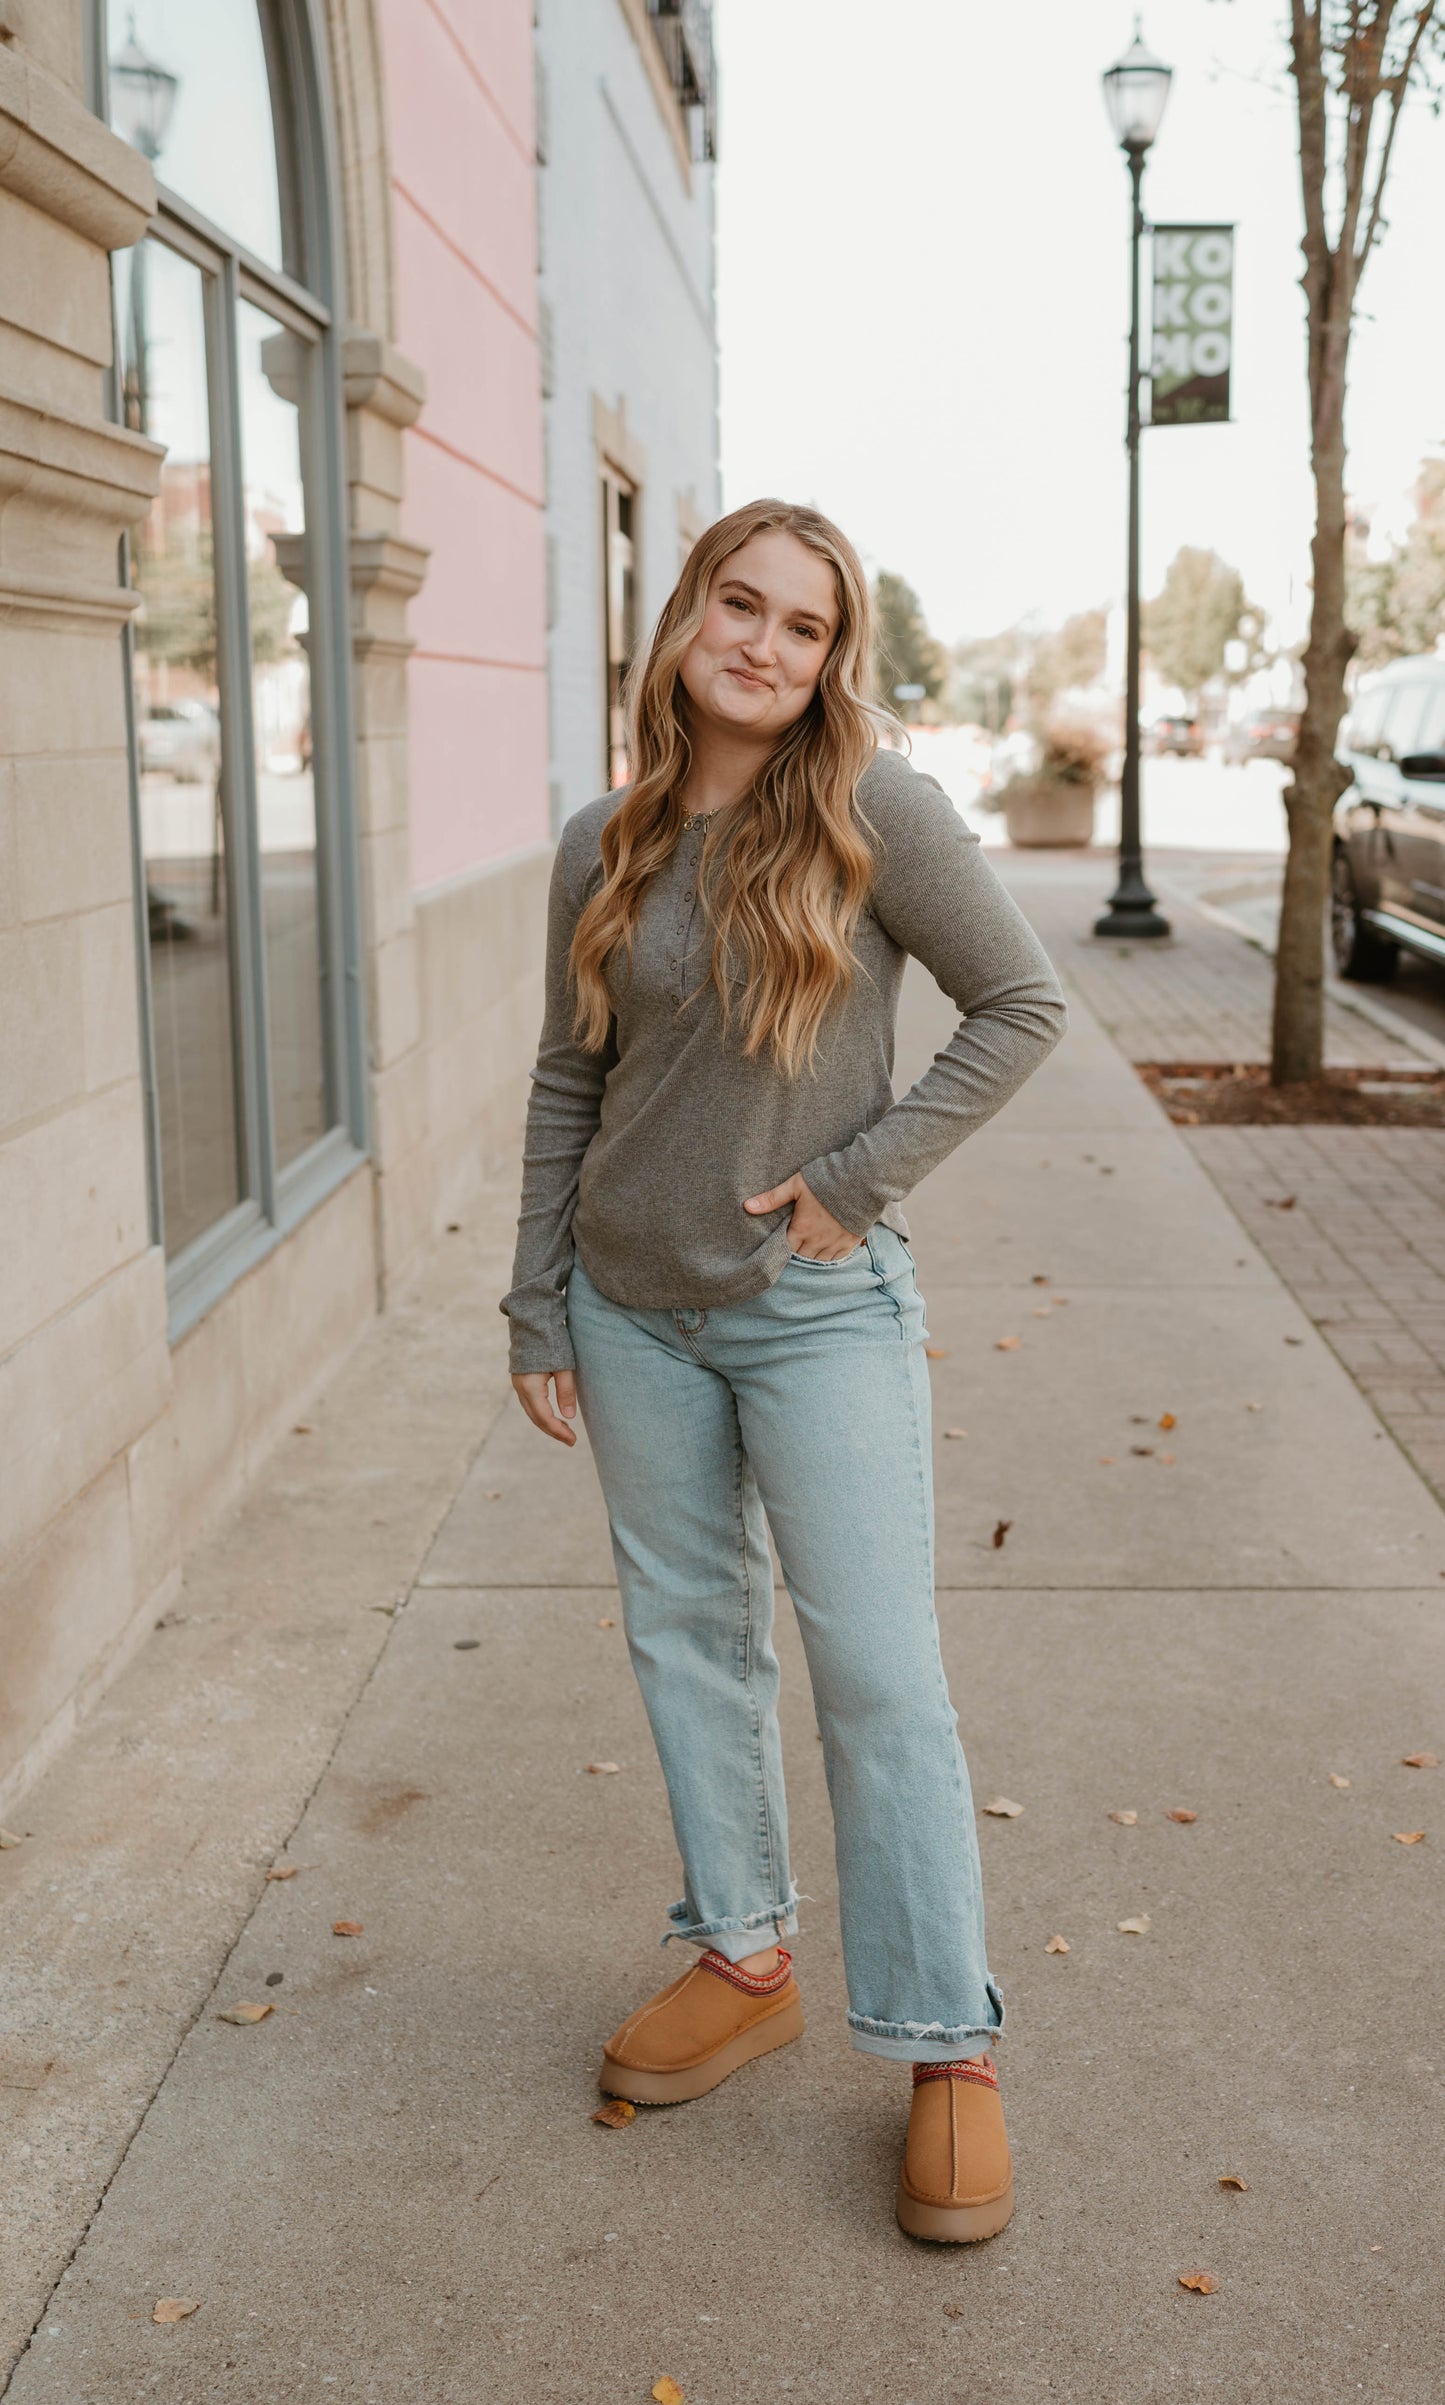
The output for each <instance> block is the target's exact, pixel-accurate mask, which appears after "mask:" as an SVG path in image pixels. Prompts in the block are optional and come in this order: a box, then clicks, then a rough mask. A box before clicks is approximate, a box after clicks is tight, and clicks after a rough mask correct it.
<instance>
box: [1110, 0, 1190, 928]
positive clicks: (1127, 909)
mask: <svg viewBox="0 0 1445 2405" xmlns="http://www.w3.org/2000/svg"><path fill="white" fill-rule="evenodd" d="M1172 72H1173V70H1172V69H1171V68H1169V67H1166V66H1165V65H1164V64H1163V61H1162V60H1160V59H1157V58H1155V56H1154V54H1153V52H1152V51H1150V50H1148V49H1146V47H1145V44H1144V38H1143V35H1142V34H1141V33H1140V31H1139V25H1138V20H1137V19H1136V20H1135V25H1134V39H1133V41H1132V43H1131V44H1130V46H1129V48H1128V49H1127V50H1126V51H1125V53H1124V55H1123V57H1122V58H1121V59H1120V60H1119V61H1118V62H1117V64H1116V65H1114V66H1112V67H1110V69H1109V71H1108V73H1107V74H1106V75H1105V77H1104V102H1105V106H1106V107H1107V109H1108V111H1109V119H1110V122H1111V124H1112V125H1113V128H1114V132H1115V134H1116V135H1117V137H1118V140H1119V144H1120V147H1121V148H1122V150H1123V152H1124V155H1125V157H1126V159H1127V160H1128V162H1129V193H1130V234H1129V410H1128V421H1127V423H1128V433H1127V437H1126V440H1127V446H1128V454H1129V600H1128V624H1127V631H1126V636H1125V653H1126V668H1125V699H1124V770H1123V775H1122V776H1121V778H1120V780H1119V882H1118V884H1117V885H1116V886H1115V888H1114V891H1113V893H1112V894H1111V895H1110V896H1109V907H1108V909H1107V910H1106V911H1105V913H1104V915H1103V917H1102V918H1101V919H1096V920H1095V922H1094V933H1095V935H1106V936H1160V935H1167V934H1168V933H1169V921H1168V920H1167V919H1166V918H1165V917H1164V916H1163V914H1162V912H1160V911H1159V910H1158V908H1157V907H1156V905H1155V901H1154V896H1153V894H1152V893H1151V892H1150V891H1149V888H1148V886H1147V884H1146V883H1145V881H1144V852H1143V842H1142V837H1141V834H1140V826H1139V430H1140V417H1139V381H1140V366H1139V245H1140V242H1141V240H1142V238H1143V234H1144V204H1143V199H1142V191H1143V183H1144V153H1145V151H1146V150H1147V149H1148V148H1149V145H1150V143H1151V142H1152V141H1153V139H1154V136H1155V135H1156V134H1157V133H1158V131H1159V125H1160V120H1161V119H1162V117H1163V115H1164V104H1165V102H1166V100H1167V99H1168V98H1169V82H1170V77H1171V74H1172Z"/></svg>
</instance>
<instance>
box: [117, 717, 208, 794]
mask: <svg viewBox="0 0 1445 2405" xmlns="http://www.w3.org/2000/svg"><path fill="white" fill-rule="evenodd" d="M136 749H137V751H138V752H139V753H140V764H141V768H142V769H143V770H144V771H145V773H146V774H147V775H149V776H163V777H174V778H175V780H176V783H177V784H178V785H207V784H209V783H210V782H211V780H212V778H213V777H214V776H215V775H216V772H217V770H218V769H219V768H220V765H221V722H220V720H219V718H218V717H217V716H216V713H215V711H214V710H213V709H212V708H211V707H210V705H209V703H207V702H203V701H170V702H166V701H157V702H152V703H151V706H150V708H149V709H148V710H147V711H146V713H145V716H144V717H143V718H142V720H141V722H140V725H139V726H138V727H137V729H136Z"/></svg>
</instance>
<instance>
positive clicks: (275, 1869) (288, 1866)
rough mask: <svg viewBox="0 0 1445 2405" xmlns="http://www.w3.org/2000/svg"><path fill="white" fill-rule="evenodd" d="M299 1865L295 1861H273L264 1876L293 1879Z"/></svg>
mask: <svg viewBox="0 0 1445 2405" xmlns="http://www.w3.org/2000/svg"><path fill="white" fill-rule="evenodd" d="M300 1867H301V1866H300V1864H299V1863H296V1862H273V1863H272V1865H271V1868H270V1869H269V1870H268V1872H267V1873H266V1876H267V1878H268V1879H294V1878H295V1876H296V1873H297V1871H298V1870H299V1869H300Z"/></svg>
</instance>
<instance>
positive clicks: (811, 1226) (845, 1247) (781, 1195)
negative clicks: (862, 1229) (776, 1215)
mask: <svg viewBox="0 0 1445 2405" xmlns="http://www.w3.org/2000/svg"><path fill="white" fill-rule="evenodd" d="M785 1203H791V1204H792V1206H793V1216H792V1218H791V1219H790V1220H789V1221H788V1242H789V1244H790V1246H791V1248H792V1250H793V1251H794V1252H795V1253H801V1254H802V1255H803V1257H804V1259H805V1260H808V1261H841V1260H842V1258H843V1255H844V1254H845V1253H851V1252H854V1251H856V1249H857V1247H858V1246H859V1245H860V1244H861V1243H862V1241H863V1239H862V1237H861V1236H853V1235H850V1234H849V1232H848V1230H847V1228H842V1227H839V1225H838V1222H837V1220H836V1219H835V1218H834V1217H833V1214H832V1212H831V1211H825V1210H824V1208H823V1206H822V1204H821V1203H820V1202H819V1200H818V1197H817V1195H816V1194H814V1193H813V1192H812V1190H811V1188H809V1187H807V1186H805V1185H804V1183H803V1181H802V1179H801V1178H800V1177H790V1178H788V1179H786V1180H785V1181H784V1183H783V1184H782V1185H781V1186H770V1187H769V1188H768V1191H767V1193H766V1194H754V1195H753V1196H752V1197H751V1198H750V1200H749V1201H747V1202H745V1203H744V1204H743V1209H744V1210H745V1211H753V1212H758V1211H781V1210H782V1208H783V1205H784V1204H785Z"/></svg>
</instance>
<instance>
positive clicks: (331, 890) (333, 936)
mask: <svg viewBox="0 0 1445 2405" xmlns="http://www.w3.org/2000/svg"><path fill="white" fill-rule="evenodd" d="M321 368H322V360H321V346H320V344H319V343H317V342H315V341H312V342H308V343H307V345H306V348H305V353H304V365H303V369H302V379H301V390H300V393H299V396H298V399H299V408H298V413H297V420H298V436H299V443H298V447H299V451H300V465H301V490H302V496H303V508H304V512H305V546H306V547H305V560H306V620H307V634H306V660H307V671H308V675H309V679H310V707H311V806H312V811H313V814H314V818H315V825H316V918H317V928H316V936H317V955H318V965H319V968H320V974H321V1030H322V1076H323V1081H324V1091H325V1099H326V1124H327V1127H328V1128H332V1127H335V1126H336V1125H337V1124H338V1123H339V1122H340V1121H342V1120H344V1119H345V1118H346V1116H347V1112H346V1105H345V1099H344V1080H343V1076H342V1059H343V1048H344V1045H345V1038H346V1031H345V1026H344V1023H343V1019H342V1015H341V1010H340V1007H339V989H340V986H341V984H342V941H341V917H340V911H339V909H338V907H337V900H336V867H337V857H336V856H337V814H336V800H335V796H336V769H335V757H336V750H337V728H336V714H335V709H334V706H333V699H332V697H333V692H334V684H335V680H334V678H333V676H332V673H331V658H330V653H331V603H330V595H329V592H328V589H327V586H328V579H327V577H326V573H325V561H326V559H327V556H328V552H329V527H328V522H327V521H328V512H327V508H326V474H325V448H326V446H325V439H324V430H323V428H322V426H321V423H320V419H321V401H322V391H321Z"/></svg>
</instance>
